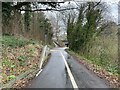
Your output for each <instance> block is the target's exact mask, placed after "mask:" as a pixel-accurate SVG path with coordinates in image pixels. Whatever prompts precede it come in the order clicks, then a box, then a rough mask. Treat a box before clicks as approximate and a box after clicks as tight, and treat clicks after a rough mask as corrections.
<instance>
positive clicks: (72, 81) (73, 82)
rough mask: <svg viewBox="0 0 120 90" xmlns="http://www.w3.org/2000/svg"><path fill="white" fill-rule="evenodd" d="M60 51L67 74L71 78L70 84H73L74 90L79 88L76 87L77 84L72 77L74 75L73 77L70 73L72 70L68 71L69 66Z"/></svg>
mask: <svg viewBox="0 0 120 90" xmlns="http://www.w3.org/2000/svg"><path fill="white" fill-rule="evenodd" d="M60 53H61V55H62V57H63V60H64V63H65V66H66V68H67V71H68V75H69V77H70V80H71V83H72V85H73V88H74V90H79V89H78V86H77V84H76V82H75V79H74V77H73V75H72V72H71V71H70V68H69V66H68V63H67V62H66V60H65V57H64V56H63V54H62V52H60Z"/></svg>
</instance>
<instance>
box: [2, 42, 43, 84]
mask: <svg viewBox="0 0 120 90" xmlns="http://www.w3.org/2000/svg"><path fill="white" fill-rule="evenodd" d="M41 50H42V47H41V46H40V45H39V44H29V45H26V46H24V47H16V48H12V47H2V57H1V60H2V83H3V84H6V83H7V82H8V81H10V80H12V79H14V78H15V77H16V76H18V75H20V74H22V73H24V72H25V71H27V70H29V69H33V68H37V67H38V64H39V57H40V53H41ZM14 76H15V77H14ZM23 83H24V81H23Z"/></svg>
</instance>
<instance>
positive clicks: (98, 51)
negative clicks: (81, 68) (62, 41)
mask: <svg viewBox="0 0 120 90" xmlns="http://www.w3.org/2000/svg"><path fill="white" fill-rule="evenodd" d="M79 7H80V10H79V14H78V16H77V18H75V17H74V15H73V14H72V13H70V14H69V17H68V21H67V39H68V42H69V48H70V50H71V51H73V52H75V53H77V55H79V56H81V57H84V58H86V59H85V60H87V61H86V62H90V63H92V64H93V65H95V66H96V70H97V67H101V68H102V69H104V70H105V71H107V72H108V73H109V74H110V77H111V75H113V76H115V77H116V79H115V80H114V78H113V79H112V78H111V79H110V80H109V82H110V83H113V82H114V81H115V82H114V85H115V87H118V86H119V84H118V83H119V81H118V76H119V74H120V72H119V66H118V63H119V62H118V25H117V24H116V23H114V22H113V21H107V22H106V20H104V17H103V14H102V13H104V12H105V10H106V9H105V6H104V3H100V2H94V3H93V2H88V3H84V4H81V5H80V6H79ZM94 69H95V68H94ZM116 82H117V83H116Z"/></svg>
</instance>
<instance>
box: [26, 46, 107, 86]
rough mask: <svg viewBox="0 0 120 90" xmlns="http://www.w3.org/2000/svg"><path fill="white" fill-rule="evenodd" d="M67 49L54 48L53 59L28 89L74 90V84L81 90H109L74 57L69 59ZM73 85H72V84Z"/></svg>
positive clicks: (52, 51)
mask: <svg viewBox="0 0 120 90" xmlns="http://www.w3.org/2000/svg"><path fill="white" fill-rule="evenodd" d="M64 49H65V48H57V47H56V48H54V49H52V50H51V57H50V59H49V62H48V64H47V65H46V67H45V68H44V69H43V71H42V72H41V73H40V74H39V75H38V76H37V77H35V78H34V79H33V80H32V81H31V82H30V83H29V84H28V86H27V88H73V87H74V85H73V84H74V83H76V84H77V86H78V87H79V88H109V86H108V85H107V84H106V82H105V81H104V80H102V79H100V78H99V77H97V76H96V75H95V74H94V73H92V72H90V71H89V70H87V69H86V68H85V67H84V66H83V65H80V64H79V63H78V62H77V61H76V60H74V59H73V58H72V57H70V58H68V56H69V55H68V53H67V52H66V51H65V50H64ZM64 60H66V61H67V63H68V65H69V67H70V71H71V72H72V75H73V78H72V80H71V78H70V76H71V77H72V75H69V73H68V69H66V64H65V61H64ZM71 81H72V82H73V83H72V82H71Z"/></svg>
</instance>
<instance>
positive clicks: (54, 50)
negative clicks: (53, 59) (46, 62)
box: [50, 50, 60, 52]
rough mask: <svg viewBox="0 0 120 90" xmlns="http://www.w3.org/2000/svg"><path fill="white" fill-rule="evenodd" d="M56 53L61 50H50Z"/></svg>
mask: <svg viewBox="0 0 120 90" xmlns="http://www.w3.org/2000/svg"><path fill="white" fill-rule="evenodd" d="M55 51H56V52H57V51H58V52H59V51H60V50H50V52H55Z"/></svg>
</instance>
